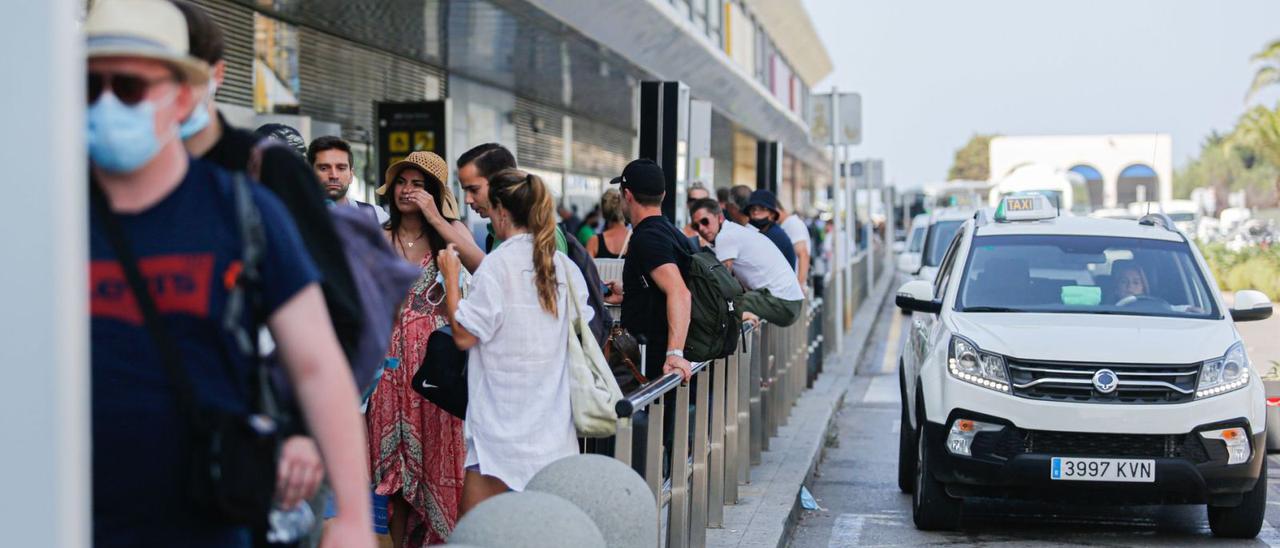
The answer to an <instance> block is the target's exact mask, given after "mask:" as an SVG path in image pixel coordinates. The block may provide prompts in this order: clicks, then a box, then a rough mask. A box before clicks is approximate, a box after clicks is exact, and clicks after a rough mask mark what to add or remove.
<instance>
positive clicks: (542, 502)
mask: <svg viewBox="0 0 1280 548" xmlns="http://www.w3.org/2000/svg"><path fill="white" fill-rule="evenodd" d="M448 545H449V546H458V545H468V546H480V547H484V548H562V547H565V546H573V547H575V548H604V546H605V543H604V537H603V536H602V535H601V534H600V530H599V529H598V528H596V524H595V523H593V522H592V521H591V517H590V516H588V515H587V514H586V513H584V512H583V511H582V510H579V509H578V507H577V506H574V505H573V503H572V502H569V501H567V500H565V499H563V498H560V497H558V496H555V495H551V494H548V493H537V492H528V491H526V492H523V493H514V492H513V493H503V494H501V495H498V496H496V497H493V498H491V499H489V500H486V501H484V502H482V503H480V504H479V505H477V506H476V507H475V508H472V509H471V511H470V512H467V515H465V516H462V519H460V520H458V525H457V526H455V527H454V528H453V533H452V534H450V535H449V544H448Z"/></svg>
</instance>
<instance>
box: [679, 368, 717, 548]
mask: <svg viewBox="0 0 1280 548" xmlns="http://www.w3.org/2000/svg"><path fill="white" fill-rule="evenodd" d="M716 370H719V367H717V366H716V363H715V362H714V361H713V362H712V363H710V364H708V365H707V367H706V368H705V369H703V370H702V371H701V372H700V373H698V374H697V375H696V376H695V379H694V380H695V383H694V384H695V386H694V396H693V470H691V471H690V474H689V479H688V482H689V490H690V495H689V545H690V546H692V547H693V548H702V547H703V546H706V544H707V513H708V509H707V506H708V501H710V500H715V501H716V504H717V505H718V504H719V503H720V501H719V499H718V498H717V499H711V498H710V496H709V495H708V493H707V489H708V485H707V474H708V471H707V466H708V462H707V460H708V458H709V453H710V448H709V447H707V445H708V444H707V436H708V435H709V434H710V433H709V432H708V431H707V426H708V421H709V419H710V416H711V409H709V406H710V405H711V402H710V398H709V395H710V394H709V390H710V388H711V387H710V386H708V385H710V384H711V382H712V375H713V374H714V372H715V371H716ZM681 479H684V478H681ZM717 495H718V493H717Z"/></svg>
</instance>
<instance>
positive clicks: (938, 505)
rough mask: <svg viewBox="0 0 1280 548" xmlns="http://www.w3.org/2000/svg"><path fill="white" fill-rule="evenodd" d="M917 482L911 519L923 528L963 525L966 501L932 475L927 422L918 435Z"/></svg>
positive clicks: (921, 425) (941, 528)
mask: <svg viewBox="0 0 1280 548" xmlns="http://www.w3.org/2000/svg"><path fill="white" fill-rule="evenodd" d="M916 440H917V442H916V481H915V492H914V494H913V496H912V497H911V519H912V521H915V524H916V529H920V530H921V531H947V530H951V529H955V528H956V527H957V526H959V525H960V510H961V508H962V506H963V504H964V503H963V501H961V500H960V499H956V498H952V497H951V495H948V494H947V487H946V486H945V485H943V483H942V482H940V481H938V480H937V479H936V478H934V477H933V472H932V470H931V469H930V467H929V451H928V450H927V448H926V447H925V446H924V444H925V436H924V421H923V420H921V421H920V435H918V436H916Z"/></svg>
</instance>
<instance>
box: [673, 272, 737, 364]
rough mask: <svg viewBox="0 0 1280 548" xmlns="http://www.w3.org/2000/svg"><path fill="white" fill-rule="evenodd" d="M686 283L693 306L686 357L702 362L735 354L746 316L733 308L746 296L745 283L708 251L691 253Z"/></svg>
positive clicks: (685, 350) (687, 337)
mask: <svg viewBox="0 0 1280 548" xmlns="http://www.w3.org/2000/svg"><path fill="white" fill-rule="evenodd" d="M684 283H685V285H686V286H688V288H689V295H690V299H689V300H690V305H691V306H690V313H689V334H688V335H687V336H686V338H685V342H684V354H685V358H686V359H688V360H689V361H693V362H700V361H706V360H715V359H720V358H723V357H726V356H728V355H729V354H732V353H733V351H734V350H735V349H736V348H737V344H738V337H739V336H740V335H741V333H742V315H741V313H740V312H738V311H737V310H735V309H734V307H733V301H734V299H736V298H737V297H738V296H739V295H741V294H742V284H741V283H738V279H737V278H734V277H733V274H732V273H730V272H729V269H728V267H726V266H725V265H724V263H722V262H720V260H719V259H717V258H716V255H715V253H713V252H711V251H708V250H698V251H694V252H692V253H690V255H689V260H688V268H687V269H686V270H685V272H684Z"/></svg>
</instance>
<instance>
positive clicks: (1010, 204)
mask: <svg viewBox="0 0 1280 548" xmlns="http://www.w3.org/2000/svg"><path fill="white" fill-rule="evenodd" d="M1057 216H1058V208H1056V207H1054V206H1053V204H1052V203H1050V202H1049V199H1048V198H1046V197H1044V196H1043V195H1041V194H1021V195H1013V196H1005V197H1004V198H1003V199H1001V200H1000V205H999V206H997V207H996V215H995V217H996V222H997V223H1007V222H1013V221H1040V220H1044V219H1053V218H1056V217H1057Z"/></svg>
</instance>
